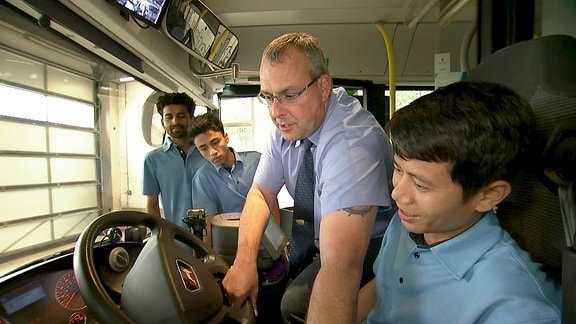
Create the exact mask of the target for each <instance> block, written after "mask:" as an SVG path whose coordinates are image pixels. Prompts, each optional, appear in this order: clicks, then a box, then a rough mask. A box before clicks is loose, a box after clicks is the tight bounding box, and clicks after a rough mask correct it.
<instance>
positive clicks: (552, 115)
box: [468, 35, 576, 323]
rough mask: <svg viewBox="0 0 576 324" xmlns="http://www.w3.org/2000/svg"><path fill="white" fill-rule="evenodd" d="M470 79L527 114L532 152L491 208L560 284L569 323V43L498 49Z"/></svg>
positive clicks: (572, 160)
mask: <svg viewBox="0 0 576 324" xmlns="http://www.w3.org/2000/svg"><path fill="white" fill-rule="evenodd" d="M468 79H469V80H471V81H491V82H497V83H500V84H503V85H506V86H508V87H510V88H511V89H513V90H515V91H516V92H517V93H518V94H520V95H521V96H522V97H523V98H524V99H526V100H527V101H528V102H529V103H530V104H531V105H532V108H533V109H534V113H535V115H536V127H537V133H538V143H537V144H538V150H537V152H535V153H534V156H533V159H532V161H527V163H526V165H524V166H522V167H521V170H519V171H520V173H519V174H518V177H517V178H516V180H515V181H514V183H512V188H513V190H512V194H511V195H510V197H508V198H507V199H506V200H505V201H504V202H503V203H502V204H501V205H500V206H498V211H497V214H498V218H499V219H500V222H501V223H502V226H503V227H504V228H505V229H507V230H508V232H510V234H511V235H512V236H513V237H514V238H515V239H516V240H517V241H518V244H520V246H521V247H523V248H524V249H525V250H527V251H528V252H530V254H531V255H532V258H533V259H534V260H535V261H537V262H540V263H542V264H543V270H544V271H546V272H547V273H548V275H549V276H551V277H552V278H554V279H556V280H557V281H558V282H560V283H561V284H562V290H563V305H562V308H563V310H562V312H563V314H562V319H563V322H564V323H576V307H574V305H576V245H575V242H574V236H575V224H576V201H575V198H574V197H575V195H574V186H575V185H574V182H575V181H576V179H575V177H576V39H575V38H574V37H572V36H568V35H550V36H544V37H541V38H538V39H533V40H528V41H523V42H520V43H516V44H513V45H510V46H508V47H506V48H504V49H501V50H499V51H497V52H495V53H493V54H492V55H491V56H489V57H488V58H486V59H485V60H484V61H482V62H480V63H479V64H478V66H476V68H475V69H473V70H472V71H471V72H470V75H469V78H468Z"/></svg>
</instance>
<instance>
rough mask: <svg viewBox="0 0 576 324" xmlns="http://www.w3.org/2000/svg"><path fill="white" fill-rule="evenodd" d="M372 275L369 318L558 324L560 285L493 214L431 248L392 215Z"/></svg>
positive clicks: (370, 320)
mask: <svg viewBox="0 0 576 324" xmlns="http://www.w3.org/2000/svg"><path fill="white" fill-rule="evenodd" d="M374 273H375V274H376V295H377V301H376V305H375V307H374V308H373V309H372V311H371V312H370V314H369V315H368V321H367V322H368V323H410V324H418V323H496V324H506V323H560V318H561V290H560V287H559V285H558V284H556V283H555V282H553V281H552V280H549V279H547V278H546V274H545V273H544V272H542V271H541V270H540V265H539V264H537V263H534V262H532V261H531V260H530V256H529V254H528V253H527V252H525V251H523V250H522V249H520V247H519V246H518V244H517V243H516V242H515V241H514V240H513V239H512V238H511V237H510V235H509V234H508V233H507V232H506V231H505V230H503V229H502V227H501V226H500V223H499V222H498V219H497V217H496V215H495V214H494V213H493V212H488V213H486V214H485V215H484V216H483V217H482V218H481V219H480V220H479V221H478V222H477V223H476V224H475V225H474V226H472V227H471V228H469V229H468V230H466V231H465V232H463V233H461V234H459V235H457V236H455V237H453V238H451V239H449V240H447V241H444V242H442V243H439V244H437V245H433V246H432V247H426V246H419V245H417V244H416V243H415V241H414V240H412V239H411V238H410V234H409V233H408V231H407V230H406V229H405V228H404V226H402V222H401V221H400V219H399V217H398V216H397V215H395V216H394V217H393V218H392V221H391V222H390V226H389V227H388V229H387V231H386V234H385V235H384V239H383V241H382V247H381V249H380V253H379V254H378V257H377V259H376V262H375V263H374Z"/></svg>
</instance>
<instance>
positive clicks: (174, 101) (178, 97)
mask: <svg viewBox="0 0 576 324" xmlns="http://www.w3.org/2000/svg"><path fill="white" fill-rule="evenodd" d="M168 105H184V106H186V109H187V110H188V114H189V115H190V117H192V116H194V109H196V103H195V102H194V99H192V98H191V97H190V96H189V95H187V94H186V93H184V92H172V93H165V94H163V95H162V96H160V97H159V98H158V100H157V101H156V110H158V113H159V114H160V116H164V114H163V111H164V107H166V106H168Z"/></svg>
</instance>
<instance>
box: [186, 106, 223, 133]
mask: <svg viewBox="0 0 576 324" xmlns="http://www.w3.org/2000/svg"><path fill="white" fill-rule="evenodd" d="M209 130H213V131H215V132H220V133H222V135H224V125H223V124H222V121H220V119H219V118H218V116H216V114H213V113H210V112H207V113H205V114H202V115H198V116H196V118H195V120H194V122H193V123H192V124H191V125H190V129H189V135H190V137H191V138H192V139H194V137H196V136H197V135H198V134H202V133H204V132H206V131H209Z"/></svg>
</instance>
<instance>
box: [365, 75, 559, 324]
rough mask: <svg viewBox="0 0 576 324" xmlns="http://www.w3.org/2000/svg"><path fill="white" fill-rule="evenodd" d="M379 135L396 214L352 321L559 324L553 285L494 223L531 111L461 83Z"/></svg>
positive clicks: (401, 115)
mask: <svg viewBox="0 0 576 324" xmlns="http://www.w3.org/2000/svg"><path fill="white" fill-rule="evenodd" d="M386 130H387V133H388V135H389V138H390V139H391V142H392V148H393V150H394V153H395V154H394V175H393V178H392V179H393V180H392V181H393V184H394V189H393V190H392V198H393V199H394V200H395V201H396V204H397V205H398V212H397V214H396V215H394V217H393V218H392V221H391V222H390V225H389V227H388V229H387V230H386V233H385V234H384V239H383V241H382V246H381V248H380V252H379V254H378V257H377V259H376V261H375V262H374V273H375V274H376V277H375V279H373V280H372V281H371V282H370V283H368V284H366V286H364V287H363V288H362V289H361V291H360V295H359V299H358V309H359V312H358V322H361V321H364V320H366V319H367V322H368V323H414V324H418V323H498V324H501V323H560V318H561V310H560V308H561V306H560V305H561V293H560V288H559V286H558V285H557V284H556V283H555V282H553V281H551V280H549V279H547V277H546V274H545V273H544V272H542V271H541V269H540V265H539V264H536V263H534V262H532V261H531V259H530V255H529V254H528V253H527V252H525V251H523V250H522V249H521V248H520V247H519V246H518V244H517V243H516V242H515V241H514V240H513V239H512V237H511V236H510V235H509V234H508V233H507V232H506V231H505V230H504V229H503V228H502V227H501V226H500V223H499V222H498V218H497V217H496V214H495V210H496V207H497V206H498V204H499V203H500V202H501V201H502V200H504V199H505V198H506V197H507V196H508V195H509V194H510V192H511V190H512V189H513V188H512V187H511V183H512V179H513V178H514V175H515V173H516V170H517V169H518V166H519V165H520V164H521V163H525V162H526V157H525V156H526V155H525V153H526V152H529V151H530V148H531V147H532V145H531V144H533V141H534V140H533V133H534V130H535V121H534V116H533V113H532V109H531V108H530V106H529V104H528V103H527V102H526V101H525V100H523V99H522V98H521V97H519V96H518V95H517V94H516V93H514V92H513V91H512V90H510V89H508V88H505V87H503V86H500V85H496V84H492V83H472V82H458V83H454V84H451V85H448V86H446V87H444V88H440V89H438V90H436V91H435V92H433V93H431V94H428V95H426V96H423V97H421V98H419V99H417V100H415V101H413V102H412V103H411V104H409V105H408V106H406V107H404V108H402V109H400V110H399V111H397V112H396V113H395V114H394V116H393V117H392V118H391V120H390V121H389V122H388V124H387V126H386ZM370 310H371V311H370ZM369 311H370V312H369ZM368 312H369V314H368Z"/></svg>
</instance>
